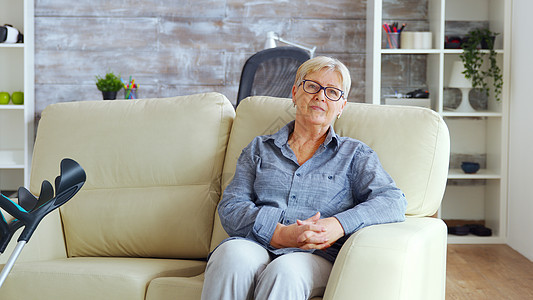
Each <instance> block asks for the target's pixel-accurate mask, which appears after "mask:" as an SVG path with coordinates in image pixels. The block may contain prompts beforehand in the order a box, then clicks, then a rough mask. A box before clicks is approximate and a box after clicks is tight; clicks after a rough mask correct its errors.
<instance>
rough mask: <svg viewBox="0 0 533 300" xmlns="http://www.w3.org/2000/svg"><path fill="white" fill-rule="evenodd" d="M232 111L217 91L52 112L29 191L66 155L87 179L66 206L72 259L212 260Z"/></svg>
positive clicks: (45, 116) (63, 106)
mask: <svg viewBox="0 0 533 300" xmlns="http://www.w3.org/2000/svg"><path fill="white" fill-rule="evenodd" d="M234 115H235V112H234V109H233V106H232V105H231V103H230V102H229V101H228V99H227V98H226V97H225V96H223V95H221V94H217V93H207V94H199V95H191V96H182V97H173V98H162V99H142V100H133V101H132V100H115V101H83V102H71V103H59V104H53V105H50V106H48V107H47V108H46V109H45V110H44V111H43V113H42V118H41V121H40V123H39V128H38V133H37V139H36V142H35V152H34V157H33V165H32V174H31V190H32V191H34V192H38V191H39V188H40V183H41V182H42V180H44V179H48V180H52V179H53V178H54V177H55V176H56V175H57V174H59V170H58V166H59V162H60V161H61V159H62V158H65V157H69V158H72V159H74V160H76V161H77V162H78V163H80V165H81V166H82V167H83V168H84V169H85V171H86V173H87V181H86V183H85V185H84V187H83V188H82V189H81V191H80V192H79V193H78V194H77V195H76V196H75V197H74V198H73V199H72V200H70V201H69V202H68V203H66V204H65V205H64V206H62V207H61V217H62V222H63V226H64V234H65V241H66V246H67V250H68V255H69V256H70V257H73V256H126V257H170V258H204V257H206V256H207V254H208V252H209V243H210V238H211V233H212V228H213V216H214V211H215V208H216V204H217V202H218V200H219V197H220V193H221V191H220V177H221V171H222V165H223V160H224V155H225V151H226V145H227V140H228V135H229V131H230V128H231V124H232V121H233V118H234Z"/></svg>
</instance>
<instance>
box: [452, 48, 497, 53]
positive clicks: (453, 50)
mask: <svg viewBox="0 0 533 300" xmlns="http://www.w3.org/2000/svg"><path fill="white" fill-rule="evenodd" d="M495 51H496V54H503V53H504V51H503V50H502V49H497V50H495ZM480 52H481V53H489V50H481V51H480ZM442 53H444V54H461V53H463V49H444V50H442Z"/></svg>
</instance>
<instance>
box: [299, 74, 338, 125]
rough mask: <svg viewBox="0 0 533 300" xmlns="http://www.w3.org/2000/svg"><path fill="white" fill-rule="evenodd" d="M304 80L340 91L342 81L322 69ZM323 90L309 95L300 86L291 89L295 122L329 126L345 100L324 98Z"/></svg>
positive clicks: (336, 75) (301, 85)
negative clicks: (294, 108) (294, 105)
mask: <svg viewBox="0 0 533 300" xmlns="http://www.w3.org/2000/svg"><path fill="white" fill-rule="evenodd" d="M304 80H312V81H314V82H316V83H318V84H320V85H321V86H323V87H334V88H338V89H340V90H342V79H341V76H340V74H339V73H338V72H336V71H333V70H329V69H322V70H319V71H316V72H313V73H309V74H307V75H306V76H305V77H304ZM324 93H325V90H324V89H322V90H320V91H319V92H318V93H316V94H309V93H307V92H306V91H304V89H303V83H302V84H300V86H293V87H292V100H293V102H294V103H295V104H296V121H297V122H303V124H308V125H320V126H328V127H329V126H330V124H331V122H333V119H334V118H336V117H337V115H338V114H340V113H341V112H342V110H343V109H344V106H345V105H346V99H345V98H344V97H342V98H341V99H339V100H338V101H331V100H329V99H328V98H326V95H325V94H324Z"/></svg>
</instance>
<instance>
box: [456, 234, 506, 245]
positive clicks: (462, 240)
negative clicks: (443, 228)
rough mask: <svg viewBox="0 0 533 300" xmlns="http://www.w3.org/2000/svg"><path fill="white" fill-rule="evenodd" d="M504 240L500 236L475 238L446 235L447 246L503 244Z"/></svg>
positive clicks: (473, 236) (471, 235)
mask: <svg viewBox="0 0 533 300" xmlns="http://www.w3.org/2000/svg"><path fill="white" fill-rule="evenodd" d="M504 243H505V239H504V238H503V237H500V236H476V235H473V234H469V235H462V236H458V235H453V234H448V244H504Z"/></svg>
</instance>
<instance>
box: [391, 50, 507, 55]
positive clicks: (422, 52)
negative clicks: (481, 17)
mask: <svg viewBox="0 0 533 300" xmlns="http://www.w3.org/2000/svg"><path fill="white" fill-rule="evenodd" d="M480 52H481V53H489V50H481V51H480ZM439 53H444V54H461V53H463V49H381V54H439ZM503 53H504V51H503V50H496V54H503Z"/></svg>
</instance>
